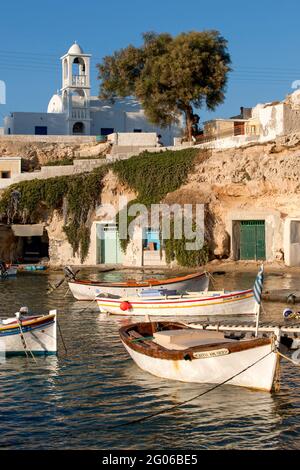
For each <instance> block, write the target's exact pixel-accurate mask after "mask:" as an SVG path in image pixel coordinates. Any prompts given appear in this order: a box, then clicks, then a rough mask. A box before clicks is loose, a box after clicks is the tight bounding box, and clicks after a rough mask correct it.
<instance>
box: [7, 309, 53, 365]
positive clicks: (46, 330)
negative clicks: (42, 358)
mask: <svg viewBox="0 0 300 470" xmlns="http://www.w3.org/2000/svg"><path fill="white" fill-rule="evenodd" d="M22 312H25V313H27V312H28V310H27V309H26V308H23V309H21V310H20V312H18V313H16V314H15V317H12V318H8V319H4V320H0V357H1V356H10V355H20V354H22V355H28V356H29V355H34V356H35V355H41V354H56V352H57V336H56V310H52V311H50V312H49V314H48V315H34V316H29V315H26V316H25V315H23V314H22Z"/></svg>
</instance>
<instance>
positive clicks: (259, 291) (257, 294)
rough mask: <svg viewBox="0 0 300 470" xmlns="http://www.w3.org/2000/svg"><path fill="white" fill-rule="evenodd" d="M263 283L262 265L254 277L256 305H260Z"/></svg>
mask: <svg viewBox="0 0 300 470" xmlns="http://www.w3.org/2000/svg"><path fill="white" fill-rule="evenodd" d="M263 283H264V265H263V264H262V265H261V267H260V270H259V272H258V274H257V276H256V279H255V283H254V287H253V291H254V297H255V300H256V302H257V303H258V305H260V304H261V294H262V289H263Z"/></svg>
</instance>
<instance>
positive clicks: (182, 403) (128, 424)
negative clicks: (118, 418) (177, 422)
mask: <svg viewBox="0 0 300 470" xmlns="http://www.w3.org/2000/svg"><path fill="white" fill-rule="evenodd" d="M273 353H274V351H270V352H268V353H267V354H266V355H265V356H263V357H261V358H260V359H258V360H257V361H255V362H253V364H251V365H250V366H248V367H245V369H243V370H241V371H240V372H238V373H237V374H235V375H233V376H232V377H229V379H227V380H224V382H221V383H219V384H217V385H215V386H214V387H212V388H209V389H208V390H205V392H202V393H199V394H198V395H196V396H195V397H193V398H190V399H189V400H185V401H182V402H181V403H178V404H177V405H173V406H170V407H169V408H165V409H164V410H161V411H157V412H156V413H152V414H150V415H147V416H143V417H142V418H138V419H133V420H132V421H127V422H126V423H121V424H116V425H115V426H111V427H109V428H108V429H116V428H120V427H123V426H130V425H131V424H137V423H141V422H142V421H146V420H148V419H151V418H155V417H156V416H159V415H162V414H164V413H168V412H170V411H173V410H175V409H177V408H180V407H181V406H183V405H185V404H186V403H190V402H192V401H194V400H196V399H197V398H200V397H203V396H204V395H206V394H207V393H209V392H212V391H213V390H216V389H217V388H219V387H221V386H222V385H225V384H226V383H228V382H230V381H231V380H233V379H235V377H238V376H239V375H241V374H243V373H244V372H246V371H247V370H248V369H250V368H251V367H253V366H255V365H256V364H258V363H259V362H260V361H262V360H263V359H265V358H266V357H268V356H269V355H270V354H273Z"/></svg>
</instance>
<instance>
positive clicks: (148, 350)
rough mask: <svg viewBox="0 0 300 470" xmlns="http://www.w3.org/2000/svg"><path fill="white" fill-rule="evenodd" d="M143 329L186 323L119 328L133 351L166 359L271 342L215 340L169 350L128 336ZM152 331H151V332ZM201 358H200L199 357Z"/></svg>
mask: <svg viewBox="0 0 300 470" xmlns="http://www.w3.org/2000/svg"><path fill="white" fill-rule="evenodd" d="M160 326H162V327H163V329H161V330H156V328H157V327H160ZM141 328H142V329H145V331H144V332H143V334H146V333H148V336H149V334H151V336H152V335H153V332H154V329H155V330H156V331H166V330H168V329H172V328H173V329H175V330H178V329H187V328H186V325H183V324H181V323H175V322H163V323H162V322H142V323H133V324H131V325H126V326H123V327H121V328H120V330H119V335H120V338H121V340H122V342H123V343H124V344H125V345H126V346H127V347H128V348H129V349H132V350H133V351H135V352H138V353H140V354H143V355H146V356H149V357H152V358H155V359H167V360H177V361H178V360H195V359H197V358H196V357H195V356H194V353H197V352H210V351H215V350H218V349H227V350H228V354H233V353H237V352H242V351H246V350H249V349H255V348H257V347H261V346H266V345H269V344H271V343H272V341H273V340H272V338H255V339H251V340H246V341H237V342H234V343H233V342H228V343H226V342H223V343H220V342H218V341H216V343H211V344H206V345H205V344H202V345H198V346H192V347H189V348H186V349H184V350H176V349H174V350H170V349H167V348H165V347H163V346H161V345H159V344H157V343H154V341H153V340H149V339H146V337H145V339H144V340H142V339H139V341H138V342H133V340H134V339H136V338H131V337H130V336H129V332H130V331H136V332H137V333H139V334H141V332H140V331H139V329H141ZM190 329H191V330H192V328H190ZM151 331H152V333H151ZM201 360H202V359H201Z"/></svg>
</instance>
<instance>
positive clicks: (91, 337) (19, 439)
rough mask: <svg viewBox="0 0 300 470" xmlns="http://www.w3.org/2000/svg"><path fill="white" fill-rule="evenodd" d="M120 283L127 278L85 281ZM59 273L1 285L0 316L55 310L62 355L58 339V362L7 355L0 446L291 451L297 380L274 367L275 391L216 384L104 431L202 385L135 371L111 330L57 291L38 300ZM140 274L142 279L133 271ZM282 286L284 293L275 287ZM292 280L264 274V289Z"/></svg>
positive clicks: (226, 281)
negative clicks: (24, 309) (277, 374)
mask: <svg viewBox="0 0 300 470" xmlns="http://www.w3.org/2000/svg"><path fill="white" fill-rule="evenodd" d="M92 275H93V276H96V277H98V278H101V277H102V278H105V279H108V278H109V279H110V280H112V279H116V280H117V279H118V280H120V279H124V276H125V275H126V276H127V275H128V273H124V272H119V273H117V272H111V273H102V274H100V275H99V274H96V273H95V272H94V273H92V274H91V276H92ZM60 276H61V274H60V273H49V274H48V275H36V274H24V275H20V276H18V278H16V279H9V280H5V281H0V316H1V317H6V316H10V315H12V314H14V312H15V311H17V310H18V309H19V307H20V306H21V305H28V306H29V307H30V309H31V310H32V311H33V312H35V313H37V312H41V313H46V312H47V311H48V310H49V309H52V308H57V309H58V316H59V322H60V325H61V329H62V331H63V335H64V340H65V343H66V346H67V349H68V352H67V354H66V353H65V352H64V349H63V346H62V342H61V340H60V339H59V355H58V357H47V358H43V357H38V358H37V365H36V364H35V363H34V362H33V361H32V360H30V359H25V358H20V357H15V358H10V359H8V360H7V361H6V362H4V363H3V364H0V398H1V405H2V406H1V407H0V422H1V426H0V448H2V449H5V448H7V449H12V448H13V449H22V448H26V449H70V448H72V449H109V448H119V449H121V448H122V449H147V448H156V449H167V448H173V449H176V448H178V449H231V448H235V449H284V448H289V449H296V448H298V447H299V440H300V426H299V423H300V416H299V414H300V400H299V390H300V375H299V370H298V369H296V368H295V367H293V366H291V365H290V364H288V363H286V362H283V365H282V389H281V391H280V392H279V393H277V394H268V393H262V392H254V391H251V390H247V389H241V388H236V387H231V386H228V385H225V386H222V387H220V388H218V389H216V390H214V391H213V392H211V393H209V394H207V395H205V396H203V397H201V398H199V399H196V400H194V401H192V402H190V403H188V404H185V405H184V406H182V407H179V408H177V409H176V410H174V411H173V412H172V413H168V414H162V415H160V416H159V417H156V418H154V419H152V420H149V421H145V422H142V423H140V424H136V425H132V426H126V427H119V428H116V429H111V428H112V426H115V425H120V424H123V423H125V422H127V421H131V420H134V419H137V418H140V417H142V416H145V415H147V414H152V413H155V412H157V411H162V410H163V409H165V408H168V407H170V406H173V405H178V404H180V403H182V402H183V401H186V400H188V399H190V398H192V397H194V396H196V395H198V394H199V393H201V392H202V391H205V390H207V389H208V388H210V386H209V385H198V384H186V383H180V382H173V381H168V380H163V379H159V378H157V377H154V376H151V375H150V374H147V373H146V372H143V371H142V370H140V369H139V368H138V367H137V366H136V365H135V364H134V363H133V362H132V361H131V359H129V357H128V355H127V353H126V351H125V350H124V348H123V346H122V345H121V343H120V341H119V336H118V329H119V327H120V323H124V322H126V321H128V320H126V319H118V318H113V317H107V316H105V315H99V313H98V311H97V307H96V305H92V306H91V307H90V308H88V309H86V310H84V311H83V312H82V309H83V308H84V307H85V306H86V303H84V302H76V301H75V300H73V299H72V297H71V295H70V294H69V293H66V286H62V288H60V289H59V290H58V291H56V292H55V293H53V294H52V296H46V294H45V292H46V289H47V284H48V282H49V281H50V282H51V283H52V284H54V283H55V282H57V281H58V280H59V279H60ZM140 276H141V277H142V276H143V275H142V274H140ZM254 277H255V274H253V273H251V274H250V273H242V274H226V276H217V277H216V288H221V287H223V286H224V287H225V288H226V289H236V288H248V287H250V286H251V285H252V284H253V281H254ZM283 282H284V283H285V285H284V286H283V284H282V283H283ZM297 285H300V284H299V278H298V279H297V278H295V277H293V278H291V277H287V278H282V277H279V276H271V275H270V276H267V279H266V286H267V288H276V287H277V288H279V287H280V288H281V287H284V288H292V289H293V288H296V286H297ZM283 307H284V306H282V305H281V304H276V303H273V304H268V305H266V306H265V308H266V313H264V314H263V315H262V319H264V318H267V319H268V320H269V319H270V320H272V321H282V309H283Z"/></svg>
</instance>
